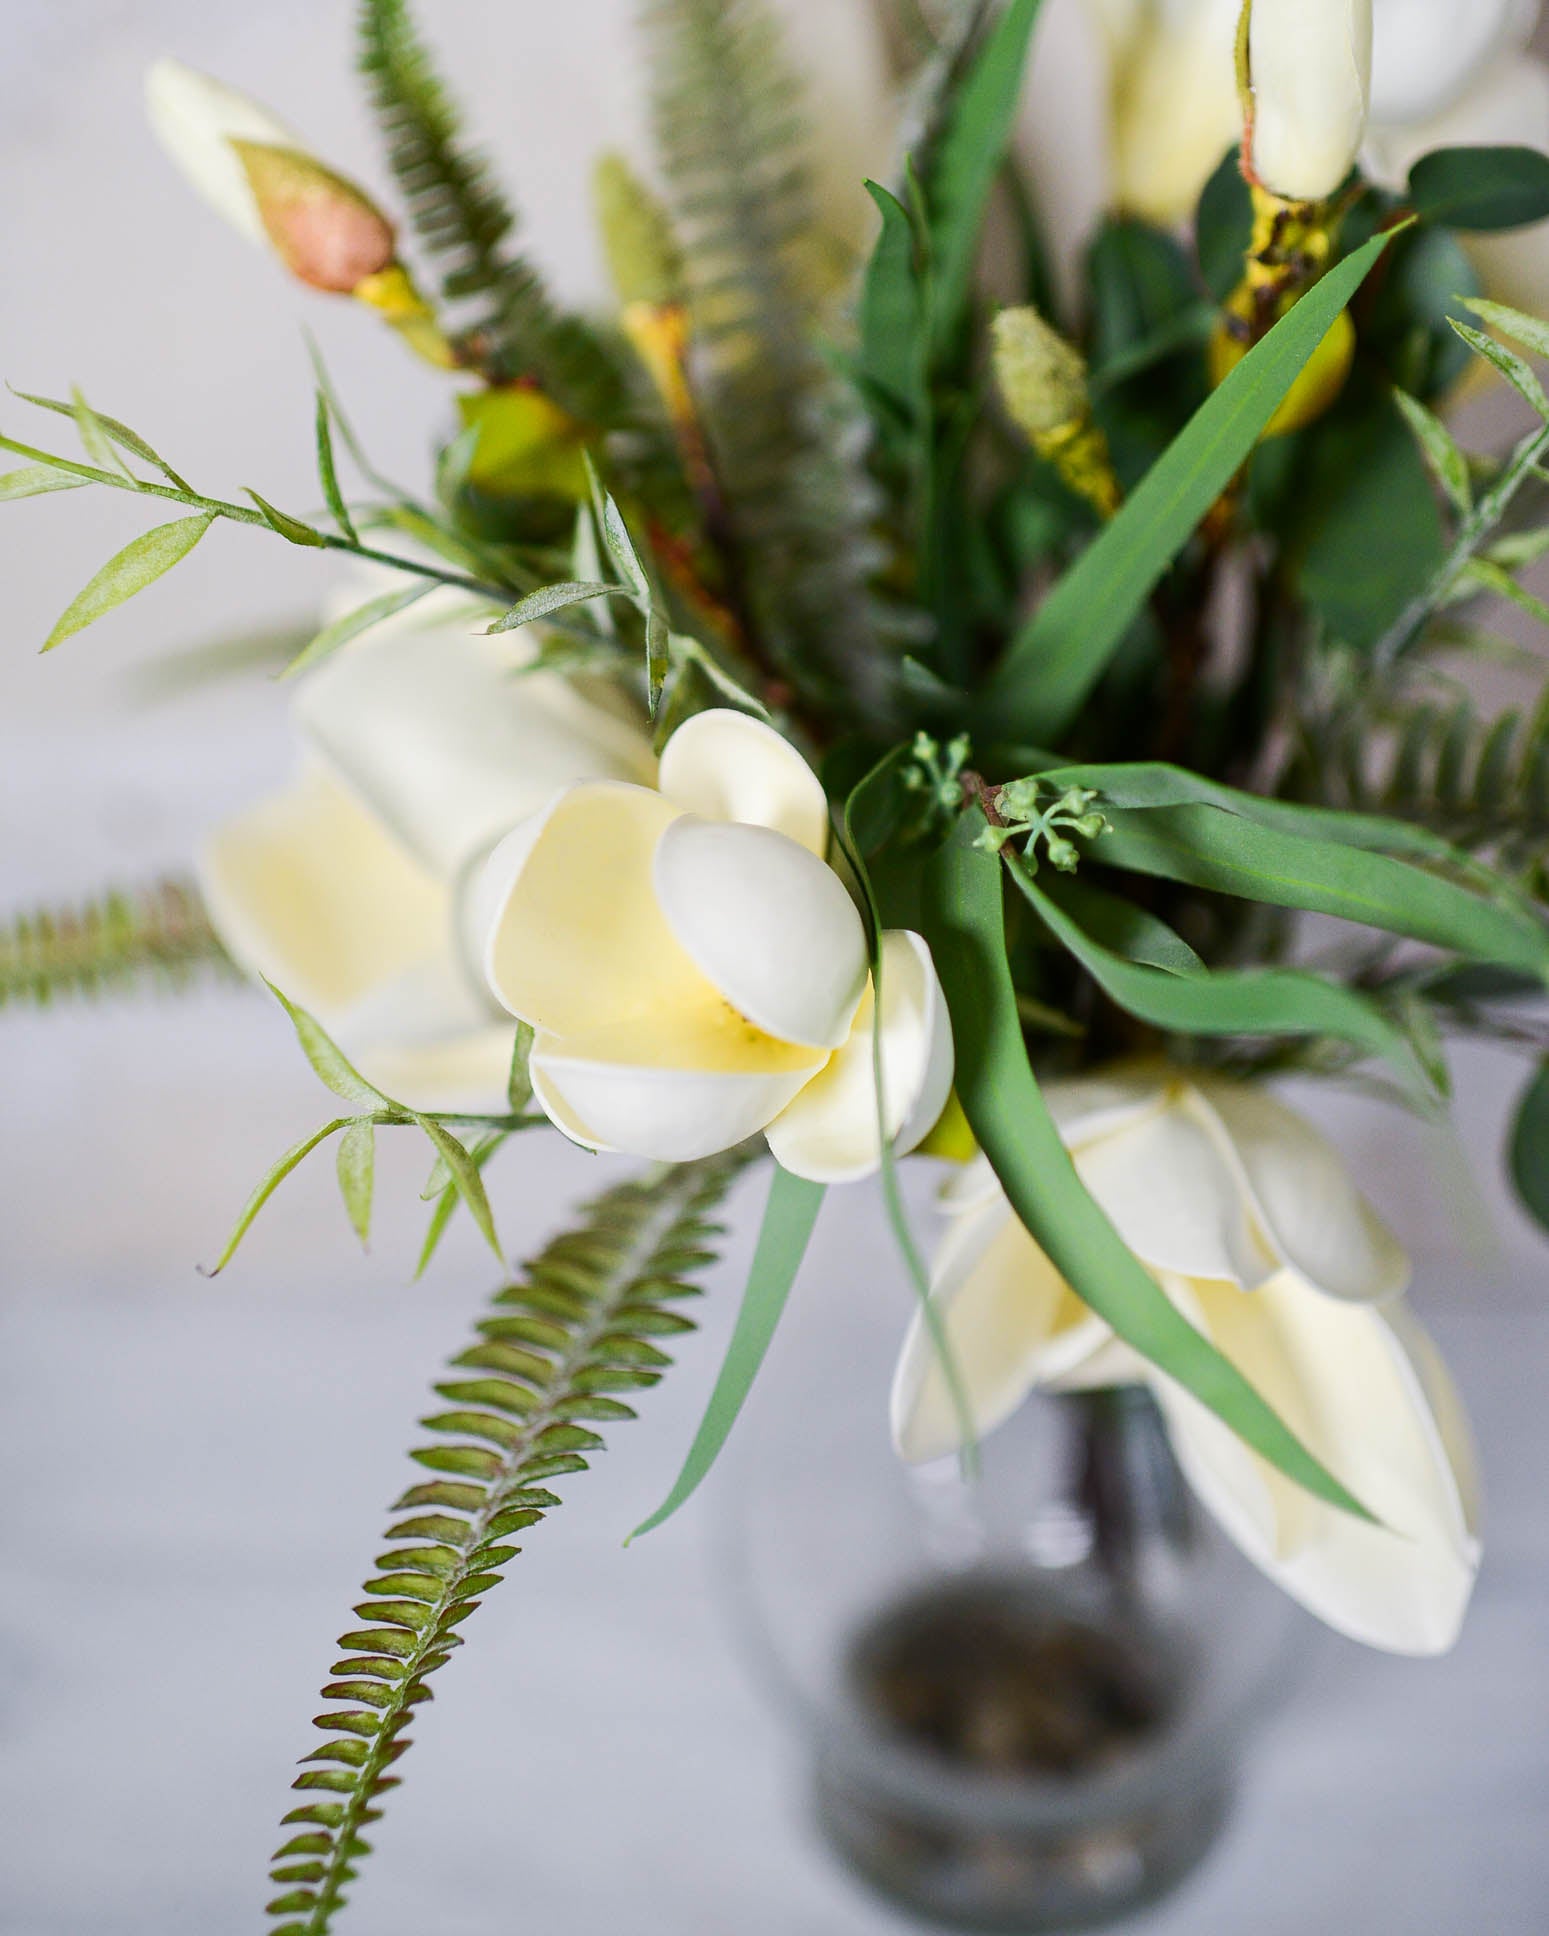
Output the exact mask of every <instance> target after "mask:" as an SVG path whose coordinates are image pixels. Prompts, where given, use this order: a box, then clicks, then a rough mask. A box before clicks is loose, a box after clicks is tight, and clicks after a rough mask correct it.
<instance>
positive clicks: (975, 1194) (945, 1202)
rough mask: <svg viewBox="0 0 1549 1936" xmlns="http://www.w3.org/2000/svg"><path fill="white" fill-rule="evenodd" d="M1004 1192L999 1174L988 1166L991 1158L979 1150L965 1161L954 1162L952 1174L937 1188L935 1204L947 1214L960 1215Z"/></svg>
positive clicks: (975, 1208)
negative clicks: (978, 1153) (978, 1152)
mask: <svg viewBox="0 0 1549 1936" xmlns="http://www.w3.org/2000/svg"><path fill="white" fill-rule="evenodd" d="M1004 1194H1005V1193H1004V1191H1003V1190H1002V1189H1001V1187H1000V1178H999V1177H998V1176H997V1175H996V1174H995V1172H994V1170H993V1169H992V1168H991V1167H990V1159H989V1158H988V1157H987V1156H985V1155H983V1154H982V1153H981V1154H980V1155H978V1156H975V1157H973V1158H972V1159H971V1160H970V1161H969V1162H967V1163H958V1164H955V1165H954V1166H953V1169H952V1172H951V1174H950V1175H949V1176H948V1177H947V1179H946V1181H945V1182H944V1183H943V1184H942V1186H941V1188H940V1189H939V1190H938V1191H937V1192H936V1206H937V1208H938V1209H939V1210H941V1211H943V1212H944V1213H945V1214H946V1215H947V1216H949V1217H959V1216H963V1215H965V1214H966V1213H967V1212H968V1211H971V1210H980V1209H982V1208H983V1207H984V1205H985V1204H987V1203H993V1202H994V1201H995V1199H996V1198H997V1197H999V1196H1003V1195H1004Z"/></svg>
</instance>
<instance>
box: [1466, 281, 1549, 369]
mask: <svg viewBox="0 0 1549 1936" xmlns="http://www.w3.org/2000/svg"><path fill="white" fill-rule="evenodd" d="M1463 307H1464V308H1465V309H1470V310H1472V311H1473V313H1474V314H1475V315H1476V316H1477V317H1478V318H1479V319H1480V321H1481V322H1486V323H1488V324H1489V325H1490V327H1491V328H1492V329H1498V330H1499V331H1500V333H1501V334H1502V336H1509V337H1510V338H1511V340H1512V341H1513V342H1514V343H1520V344H1521V345H1522V347H1523V349H1525V350H1526V351H1527V352H1528V353H1529V355H1531V356H1545V357H1549V322H1545V321H1544V320H1543V318H1542V317H1539V316H1529V315H1528V313H1527V312H1526V310H1522V309H1513V308H1511V307H1510V306H1509V304H1506V303H1498V302H1488V301H1486V299H1485V298H1484V297H1483V296H1465V297H1464V298H1463Z"/></svg>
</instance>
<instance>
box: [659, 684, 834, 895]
mask: <svg viewBox="0 0 1549 1936" xmlns="http://www.w3.org/2000/svg"><path fill="white" fill-rule="evenodd" d="M658 784H659V785H660V787H661V790H662V792H663V793H665V794H666V795H667V797H668V799H669V800H673V801H675V802H676V803H677V805H678V806H680V807H682V808H683V809H684V810H685V812H687V813H693V814H698V816H699V817H700V819H701V820H740V821H744V822H746V824H747V825H748V826H750V827H772V828H773V829H774V830H775V832H776V833H781V834H785V835H786V836H787V838H789V839H791V840H794V841H796V842H797V843H798V845H800V846H802V847H805V848H807V849H808V850H809V851H810V852H812V853H814V854H816V855H817V857H818V858H819V860H821V859H822V858H823V856H824V855H825V854H826V853H827V852H828V796H827V795H826V794H825V793H824V791H823V784H822V782H821V781H820V780H819V779H818V776H817V775H816V774H815V773H814V772H813V770H812V768H811V767H810V766H808V764H807V762H806V761H805V760H804V759H803V758H802V756H801V755H800V753H798V752H797V751H796V748H795V747H794V746H792V745H791V743H790V741H789V740H788V739H785V738H783V737H782V736H781V735H780V734H779V733H777V732H776V731H775V729H774V728H773V727H772V726H766V725H765V724H764V722H763V721H762V720H761V719H753V718H750V717H749V715H748V714H747V713H739V712H734V711H733V710H732V709H731V708H730V707H727V706H718V707H715V708H713V709H712V710H711V711H709V712H703V713H695V715H694V716H693V718H692V719H688V720H685V721H684V723H683V724H682V725H681V726H680V727H679V728H678V730H677V731H676V732H675V733H674V734H673V736H672V738H671V739H670V740H668V742H667V744H666V746H665V747H664V748H663V750H662V763H661V777H660V780H659V782H658Z"/></svg>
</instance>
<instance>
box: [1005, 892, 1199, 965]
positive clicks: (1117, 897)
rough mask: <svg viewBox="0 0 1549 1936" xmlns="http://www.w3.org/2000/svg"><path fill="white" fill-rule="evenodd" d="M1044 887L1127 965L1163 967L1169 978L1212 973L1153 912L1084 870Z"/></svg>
mask: <svg viewBox="0 0 1549 1936" xmlns="http://www.w3.org/2000/svg"><path fill="white" fill-rule="evenodd" d="M1040 886H1041V887H1042V888H1043V890H1044V892H1045V894H1046V895H1047V896H1048V898H1049V899H1050V900H1051V901H1053V902H1054V903H1055V905H1056V906H1057V907H1059V908H1061V909H1062V910H1063V911H1064V913H1065V914H1067V915H1068V916H1069V917H1070V918H1071V919H1072V920H1073V921H1075V922H1077V923H1078V924H1079V926H1080V927H1081V928H1082V929H1083V930H1084V931H1085V932H1086V933H1087V934H1088V935H1090V936H1091V937H1092V939H1093V940H1094V941H1095V942H1097V943H1098V944H1099V946H1101V947H1103V948H1106V949H1108V950H1109V951H1110V952H1111V953H1113V954H1115V955H1118V956H1119V957H1120V958H1121V959H1122V960H1124V961H1133V962H1138V963H1140V964H1142V965H1143V966H1145V967H1148V968H1159V969H1161V970H1162V972H1163V973H1164V974H1168V975H1203V974H1205V973H1206V972H1207V971H1206V968H1205V964H1204V962H1203V961H1201V960H1200V958H1199V956H1198V955H1197V954H1196V953H1195V952H1194V950H1193V949H1192V948H1191V947H1190V946H1189V944H1188V942H1187V941H1185V940H1184V938H1183V936H1182V935H1181V934H1178V933H1177V932H1176V931H1175V930H1174V929H1172V928H1170V927H1169V926H1168V925H1167V923H1166V922H1165V921H1163V920H1162V919H1160V917H1159V916H1157V915H1155V914H1152V913H1151V912H1150V911H1149V910H1148V909H1146V908H1142V907H1137V906H1136V905H1135V903H1134V902H1133V901H1128V900H1126V899H1125V898H1124V896H1123V895H1122V894H1110V893H1109V891H1108V889H1107V888H1105V887H1099V886H1098V885H1097V883H1096V882H1095V881H1091V880H1088V879H1087V878H1086V870H1085V869H1083V870H1082V872H1081V873H1080V874H1079V875H1077V874H1061V873H1057V872H1052V871H1051V872H1050V873H1049V875H1048V876H1047V878H1046V879H1043V878H1041V879H1040Z"/></svg>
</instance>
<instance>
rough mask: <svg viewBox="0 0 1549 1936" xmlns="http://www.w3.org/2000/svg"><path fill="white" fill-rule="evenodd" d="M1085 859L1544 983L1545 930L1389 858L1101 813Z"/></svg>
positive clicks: (1187, 815) (1203, 814) (1154, 810)
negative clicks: (1325, 917)
mask: <svg viewBox="0 0 1549 1936" xmlns="http://www.w3.org/2000/svg"><path fill="white" fill-rule="evenodd" d="M1104 811H1105V812H1106V813H1107V816H1108V821H1109V826H1110V831H1109V832H1108V833H1106V834H1104V835H1103V836H1102V838H1101V839H1100V840H1097V841H1095V842H1093V843H1092V845H1091V847H1090V849H1089V856H1090V858H1091V859H1092V860H1094V861H1097V862H1099V863H1100V864H1101V865H1103V866H1104V867H1117V868H1123V869H1125V870H1127V871H1128V872H1131V873H1136V874H1151V875H1155V876H1157V877H1159V878H1161V879H1163V880H1171V881H1184V882H1186V883H1188V885H1190V886H1191V887H1202V888H1208V889H1210V890H1212V891H1214V892H1215V893H1218V894H1231V895H1235V896H1237V897H1238V898H1240V899H1242V900H1247V901H1261V902H1264V903H1266V904H1268V905H1269V906H1271V907H1289V908H1300V909H1303V910H1305V911H1306V912H1308V913H1314V914H1332V915H1337V916H1338V917H1340V918H1341V919H1342V920H1346V921H1357V922H1360V923H1361V924H1362V925H1363V926H1365V927H1370V928H1379V929H1381V930H1382V931H1383V932H1384V933H1386V934H1398V935H1405V936H1407V937H1408V938H1409V939H1410V940H1412V941H1424V942H1427V943H1428V944H1429V945H1430V946H1431V947H1433V948H1446V949H1449V950H1451V951H1453V952H1455V953H1457V954H1461V955H1467V956H1468V957H1470V958H1471V959H1473V960H1476V961H1487V962H1492V963H1494V964H1495V965H1496V966H1498V967H1502V968H1520V969H1522V970H1523V972H1524V973H1527V974H1536V975H1538V976H1539V978H1540V979H1541V980H1544V981H1546V982H1549V927H1546V926H1545V925H1544V924H1543V923H1542V922H1540V921H1536V920H1535V919H1533V917H1532V916H1531V915H1530V914H1529V913H1527V912H1519V911H1517V910H1516V909H1513V908H1511V907H1508V906H1504V905H1502V904H1501V903H1500V902H1497V901H1491V900H1486V899H1485V898H1484V897H1483V896H1482V895H1478V894H1474V893H1471V892H1470V891H1469V890H1468V889H1467V888H1465V887H1460V886H1458V885H1457V884H1456V883H1455V882H1452V881H1445V880H1441V879H1439V878H1438V877H1437V876H1436V875H1434V874H1428V873H1426V872H1424V871H1423V870H1422V869H1420V868H1418V867H1411V866H1409V865H1408V864H1407V863H1406V862H1404V861H1401V860H1395V859H1394V858H1392V857H1391V856H1390V855H1387V854H1379V853H1368V852H1366V851H1365V850H1363V849H1361V848H1358V847H1354V846H1349V845H1346V844H1344V843H1342V842H1341V841H1340V840H1339V839H1338V837H1337V835H1335V836H1334V837H1333V838H1329V839H1316V838H1308V837H1307V836H1305V835H1302V834H1288V833H1284V832H1281V831H1280V830H1278V829H1276V828H1273V827H1268V826H1264V825H1263V824H1261V823H1259V822H1256V821H1253V820H1249V819H1247V818H1245V817H1244V816H1242V815H1240V814H1234V813H1224V812H1222V811H1221V809H1220V808H1219V807H1213V806H1177V807H1151V808H1146V809H1143V810H1140V811H1134V810H1128V811H1127V810H1125V809H1123V808H1119V807H1113V808H1108V807H1105V809H1104Z"/></svg>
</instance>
